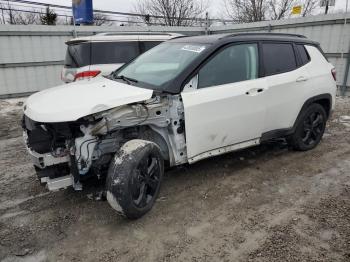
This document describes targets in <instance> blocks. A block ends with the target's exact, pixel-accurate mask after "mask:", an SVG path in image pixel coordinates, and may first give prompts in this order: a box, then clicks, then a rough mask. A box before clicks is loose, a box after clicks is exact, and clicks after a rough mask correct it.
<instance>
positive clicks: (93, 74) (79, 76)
mask: <svg viewBox="0 0 350 262" xmlns="http://www.w3.org/2000/svg"><path fill="white" fill-rule="evenodd" d="M100 73H101V71H100V70H94V71H85V72H81V73H78V74H76V75H75V78H74V81H77V80H84V79H89V78H94V77H96V76H98V75H99V74H100Z"/></svg>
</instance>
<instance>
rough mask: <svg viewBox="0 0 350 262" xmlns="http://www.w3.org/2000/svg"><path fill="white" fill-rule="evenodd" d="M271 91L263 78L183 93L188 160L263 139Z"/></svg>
mask: <svg viewBox="0 0 350 262" xmlns="http://www.w3.org/2000/svg"><path fill="white" fill-rule="evenodd" d="M267 90H268V85H267V82H266V80H265V79H263V78H262V79H255V80H249V81H244V82H237V83H232V84H226V85H221V86H213V87H207V88H203V89H198V90H191V91H187V92H183V93H182V99H183V102H184V108H185V120H186V143H187V155H188V158H189V159H191V158H194V159H195V158H196V157H197V156H198V155H200V154H203V153H206V152H209V151H212V150H216V149H217V150H219V149H223V148H225V147H227V146H232V145H235V144H239V143H242V142H247V141H249V140H254V139H256V138H259V137H261V134H262V131H263V127H264V122H265V118H266V104H267V103H268V102H269V98H268V97H267V95H266V91H267Z"/></svg>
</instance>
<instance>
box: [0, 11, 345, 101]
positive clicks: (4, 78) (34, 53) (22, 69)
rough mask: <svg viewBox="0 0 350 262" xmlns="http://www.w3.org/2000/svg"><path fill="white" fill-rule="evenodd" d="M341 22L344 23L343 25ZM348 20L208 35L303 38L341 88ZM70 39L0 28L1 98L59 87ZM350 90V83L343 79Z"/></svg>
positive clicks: (57, 31)
mask: <svg viewBox="0 0 350 262" xmlns="http://www.w3.org/2000/svg"><path fill="white" fill-rule="evenodd" d="M345 17H346V18H347V19H348V23H347V24H345ZM349 21H350V14H347V15H345V14H341V15H328V16H315V17H308V18H298V19H289V20H283V21H269V22H260V23H251V24H241V25H233V26H220V27H215V26H213V27H211V28H210V33H212V34H216V33H230V32H231V33H236V32H283V33H297V34H303V35H306V36H307V37H309V38H310V39H313V40H316V41H318V42H320V43H321V45H322V47H323V49H324V51H325V52H326V55H327V56H328V58H329V60H330V61H331V62H332V63H333V64H334V65H335V66H336V68H337V71H338V85H339V86H341V85H343V80H344V77H345V71H346V70H345V67H346V63H347V59H349V50H350V22H349ZM108 31H113V32H122V31H137V32H141V31H143V32H147V31H148V32H149V31H152V32H174V33H175V32H176V33H182V34H185V35H199V34H204V33H205V31H206V30H205V28H201V27H77V33H78V35H79V36H87V35H93V34H96V33H100V32H108ZM71 38H73V27H71V26H16V25H0V97H5V96H18V95H23V94H27V93H32V92H36V91H39V90H43V89H45V88H49V87H52V86H55V85H59V84H61V80H60V74H61V69H62V65H63V59H64V56H65V50H66V49H65V48H66V47H65V44H64V43H65V42H66V41H67V40H68V39H71ZM347 85H348V86H350V77H348V78H347Z"/></svg>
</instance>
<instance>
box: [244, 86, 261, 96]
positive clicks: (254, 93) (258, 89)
mask: <svg viewBox="0 0 350 262" xmlns="http://www.w3.org/2000/svg"><path fill="white" fill-rule="evenodd" d="M264 90H265V89H264V88H253V89H250V90H249V91H247V92H246V93H245V94H246V95H248V96H250V95H257V94H259V93H262V92H264Z"/></svg>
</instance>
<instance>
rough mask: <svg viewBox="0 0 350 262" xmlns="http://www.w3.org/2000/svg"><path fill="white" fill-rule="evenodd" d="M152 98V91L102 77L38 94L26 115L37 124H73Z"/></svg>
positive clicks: (33, 97) (31, 97)
mask: <svg viewBox="0 0 350 262" xmlns="http://www.w3.org/2000/svg"><path fill="white" fill-rule="evenodd" d="M152 94H153V91H152V90H150V89H143V88H139V87H134V86H130V85H127V84H123V83H120V82H116V81H112V80H109V79H107V78H104V77H99V78H94V79H91V80H84V81H78V82H73V83H70V84H67V85H62V86H58V87H54V88H50V89H46V90H44V91H41V92H39V93H36V94H34V95H32V96H30V97H29V98H28V100H27V102H26V105H25V111H24V113H25V115H27V116H28V117H29V118H31V119H32V120H34V121H36V122H42V123H58V122H70V121H76V120H78V119H79V118H81V117H84V116H88V115H91V114H94V113H98V112H102V111H105V110H108V109H111V108H115V107H118V106H121V105H125V104H130V103H135V102H140V101H144V100H147V99H150V98H151V97H152Z"/></svg>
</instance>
